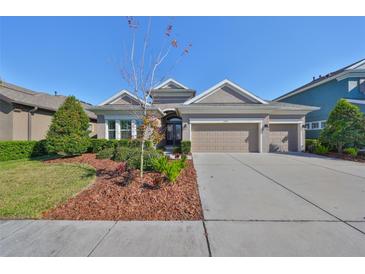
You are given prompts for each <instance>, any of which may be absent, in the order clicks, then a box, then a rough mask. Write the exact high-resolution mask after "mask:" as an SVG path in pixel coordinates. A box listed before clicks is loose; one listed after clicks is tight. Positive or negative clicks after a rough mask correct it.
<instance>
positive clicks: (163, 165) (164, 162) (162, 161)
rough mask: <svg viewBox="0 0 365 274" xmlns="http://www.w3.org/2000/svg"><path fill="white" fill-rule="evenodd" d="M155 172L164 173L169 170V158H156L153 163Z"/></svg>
mask: <svg viewBox="0 0 365 274" xmlns="http://www.w3.org/2000/svg"><path fill="white" fill-rule="evenodd" d="M151 163H152V167H153V170H155V171H157V172H160V173H164V172H165V171H166V169H167V166H168V164H169V160H168V159H167V157H166V156H165V157H160V158H154V159H152V161H151Z"/></svg>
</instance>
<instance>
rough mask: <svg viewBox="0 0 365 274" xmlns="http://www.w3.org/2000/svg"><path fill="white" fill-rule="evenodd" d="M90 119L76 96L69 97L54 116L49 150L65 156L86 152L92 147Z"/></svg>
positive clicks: (49, 136) (48, 143) (48, 138)
mask: <svg viewBox="0 0 365 274" xmlns="http://www.w3.org/2000/svg"><path fill="white" fill-rule="evenodd" d="M88 128H89V117H88V116H87V115H86V113H85V111H84V109H83V108H82V106H81V104H80V102H79V101H77V100H76V98H75V97H74V96H70V97H67V98H66V100H65V102H64V103H63V104H62V105H61V107H60V108H59V109H58V110H57V111H56V113H55V114H54V116H53V119H52V123H51V126H50V128H49V130H48V133H47V137H46V140H47V150H48V151H49V152H52V153H53V152H54V153H59V154H63V155H77V154H81V153H83V152H86V151H87V149H88V147H89V145H90V138H89V133H90V131H89V130H88Z"/></svg>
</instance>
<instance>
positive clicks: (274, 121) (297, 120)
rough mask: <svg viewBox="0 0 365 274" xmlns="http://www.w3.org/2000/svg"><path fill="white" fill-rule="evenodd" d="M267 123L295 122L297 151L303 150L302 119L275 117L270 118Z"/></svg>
mask: <svg viewBox="0 0 365 274" xmlns="http://www.w3.org/2000/svg"><path fill="white" fill-rule="evenodd" d="M269 124H297V125H298V139H299V142H298V151H302V150H303V130H304V129H303V121H302V120H301V119H275V120H270V121H269Z"/></svg>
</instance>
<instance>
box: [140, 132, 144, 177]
mask: <svg viewBox="0 0 365 274" xmlns="http://www.w3.org/2000/svg"><path fill="white" fill-rule="evenodd" d="M141 143H142V145H141V166H140V170H141V171H140V172H141V173H140V175H141V181H143V158H144V157H143V153H144V138H142V142H141ZM142 183H143V182H142Z"/></svg>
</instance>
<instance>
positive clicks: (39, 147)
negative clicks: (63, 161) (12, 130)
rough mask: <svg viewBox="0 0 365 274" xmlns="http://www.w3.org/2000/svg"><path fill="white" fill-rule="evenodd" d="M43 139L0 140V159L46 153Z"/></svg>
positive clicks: (5, 159)
mask: <svg viewBox="0 0 365 274" xmlns="http://www.w3.org/2000/svg"><path fill="white" fill-rule="evenodd" d="M46 154H47V150H46V147H45V141H44V140H42V141H0V161H8V160H17V159H27V158H31V157H35V156H42V155H46Z"/></svg>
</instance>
